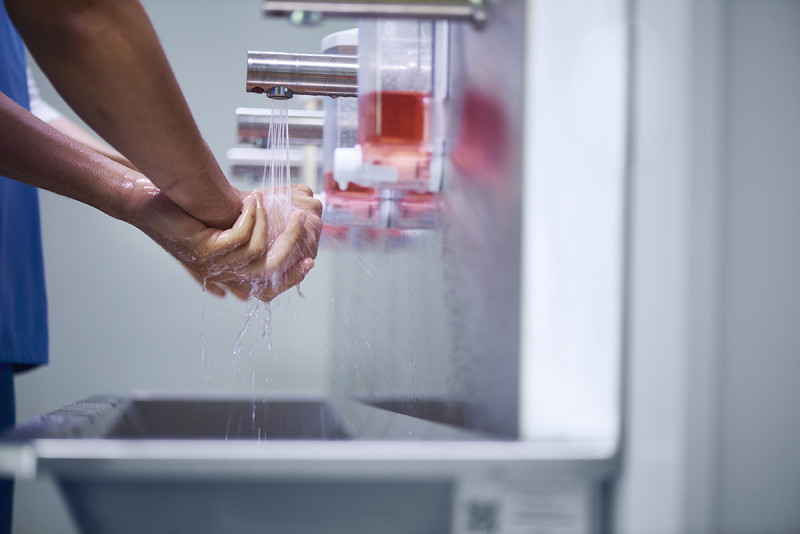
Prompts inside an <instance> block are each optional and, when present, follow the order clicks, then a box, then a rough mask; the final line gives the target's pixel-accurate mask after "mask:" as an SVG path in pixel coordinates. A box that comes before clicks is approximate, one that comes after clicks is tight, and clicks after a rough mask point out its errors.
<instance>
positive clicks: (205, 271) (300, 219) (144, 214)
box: [135, 178, 322, 301]
mask: <svg viewBox="0 0 800 534" xmlns="http://www.w3.org/2000/svg"><path fill="white" fill-rule="evenodd" d="M137 189H138V192H137V196H138V197H139V198H140V207H139V209H138V213H139V216H138V218H137V221H136V223H135V224H136V225H137V226H138V227H139V228H141V229H142V231H144V232H145V233H147V234H148V235H149V236H150V237H151V238H152V239H153V240H155V241H156V242H157V243H159V244H160V245H161V246H162V247H163V248H164V249H165V250H167V251H168V252H169V253H170V254H172V255H173V256H175V257H176V258H178V259H179V260H180V261H181V262H182V263H183V264H184V265H185V266H186V267H187V268H188V269H189V270H190V271H191V272H192V273H193V274H194V275H195V276H196V277H198V278H199V279H200V280H203V281H205V282H206V284H207V287H208V284H209V283H211V284H212V285H213V286H217V285H218V284H224V285H226V286H228V287H229V288H232V289H234V290H236V291H239V292H243V293H246V294H249V295H251V296H255V297H257V298H259V299H261V300H264V301H269V300H271V299H272V298H274V297H275V296H277V295H278V294H280V293H281V292H283V291H285V290H286V289H289V288H290V287H292V286H294V285H296V284H298V283H299V282H300V281H302V280H303V278H304V277H305V275H306V274H307V273H308V271H309V270H310V269H311V268H312V267H313V265H314V261H313V258H314V257H316V252H317V246H318V241H319V233H320V232H321V229H322V222H321V219H320V214H321V209H322V207H321V205H320V204H319V202H317V201H316V200H314V199H313V197H312V196H311V193H310V190H308V189H307V188H300V189H294V188H293V191H292V204H293V211H292V212H291V215H290V216H289V217H288V219H286V218H285V217H283V216H282V215H279V214H278V213H277V211H276V210H275V209H270V210H269V213H267V211H266V210H265V209H264V202H263V200H262V193H261V192H254V193H251V194H250V195H248V196H247V197H245V199H244V202H243V209H242V212H241V215H240V216H239V219H238V220H237V221H236V223H235V224H234V225H233V227H231V228H230V229H228V230H217V229H215V228H209V227H207V226H206V225H204V224H203V223H201V222H200V221H198V220H196V219H194V218H193V217H191V216H189V215H188V214H186V213H185V212H184V211H183V210H181V209H180V208H178V207H177V205H175V204H174V203H173V202H172V201H170V200H169V199H168V198H167V197H166V196H164V195H162V194H161V193H160V191H159V190H158V189H157V188H156V187H155V186H153V185H152V184H151V183H150V182H149V181H148V180H146V179H144V178H142V179H140V180H138V181H137ZM295 207H296V209H294V208H295ZM284 219H286V220H284ZM270 220H271V222H269V223H268V221H270Z"/></svg>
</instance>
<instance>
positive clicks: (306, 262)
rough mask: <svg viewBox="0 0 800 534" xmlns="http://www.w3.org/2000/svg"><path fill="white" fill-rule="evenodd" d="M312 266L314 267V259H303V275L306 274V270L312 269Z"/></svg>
mask: <svg viewBox="0 0 800 534" xmlns="http://www.w3.org/2000/svg"><path fill="white" fill-rule="evenodd" d="M312 267H314V260H312V259H311V258H306V259H304V260H303V275H306V274H308V271H310V270H311V269H312Z"/></svg>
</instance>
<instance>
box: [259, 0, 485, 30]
mask: <svg viewBox="0 0 800 534" xmlns="http://www.w3.org/2000/svg"><path fill="white" fill-rule="evenodd" d="M262 11H263V12H264V14H265V15H268V16H289V19H290V20H291V21H293V22H296V23H298V24H304V23H314V22H318V21H319V20H320V18H321V17H322V16H334V17H348V18H363V17H382V18H415V19H420V18H426V19H445V20H463V21H470V22H472V23H474V24H476V25H481V24H483V23H484V22H486V18H487V16H488V9H487V0H433V1H422V0H405V1H399V0H395V1H382V2H375V1H364V0H362V1H358V0H356V1H354V0H349V1H341V0H314V1H307V0H265V1H264V2H263V3H262Z"/></svg>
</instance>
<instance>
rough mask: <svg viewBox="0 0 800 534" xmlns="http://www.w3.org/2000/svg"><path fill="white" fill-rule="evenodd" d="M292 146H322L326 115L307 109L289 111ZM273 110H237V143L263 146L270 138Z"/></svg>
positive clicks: (288, 122)
mask: <svg viewBox="0 0 800 534" xmlns="http://www.w3.org/2000/svg"><path fill="white" fill-rule="evenodd" d="M287 114H288V117H287V128H288V130H289V132H288V133H289V144H290V145H321V144H322V125H323V123H324V122H325V114H324V112H322V111H317V110H307V109H289V110H287ZM272 115H273V110H271V109H261V108H237V109H236V141H237V142H238V143H252V144H255V145H262V144H263V143H264V142H265V141H266V139H267V137H268V136H269V125H270V123H271V122H272Z"/></svg>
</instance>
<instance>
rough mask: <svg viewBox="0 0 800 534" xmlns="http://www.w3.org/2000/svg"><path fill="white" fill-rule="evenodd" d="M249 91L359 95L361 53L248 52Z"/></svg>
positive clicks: (271, 94) (275, 94)
mask: <svg viewBox="0 0 800 534" xmlns="http://www.w3.org/2000/svg"><path fill="white" fill-rule="evenodd" d="M246 89H247V92H249V93H265V94H266V95H267V96H268V97H269V98H273V99H277V100H285V99H287V98H291V97H292V96H294V95H295V94H298V95H321V96H332V97H339V96H348V97H356V96H358V57H357V56H351V55H343V54H293V53H285V52H253V51H250V52H248V53H247V87H246Z"/></svg>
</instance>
